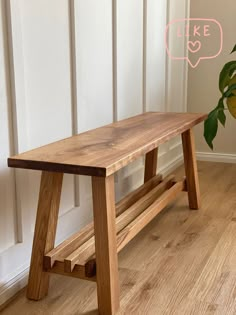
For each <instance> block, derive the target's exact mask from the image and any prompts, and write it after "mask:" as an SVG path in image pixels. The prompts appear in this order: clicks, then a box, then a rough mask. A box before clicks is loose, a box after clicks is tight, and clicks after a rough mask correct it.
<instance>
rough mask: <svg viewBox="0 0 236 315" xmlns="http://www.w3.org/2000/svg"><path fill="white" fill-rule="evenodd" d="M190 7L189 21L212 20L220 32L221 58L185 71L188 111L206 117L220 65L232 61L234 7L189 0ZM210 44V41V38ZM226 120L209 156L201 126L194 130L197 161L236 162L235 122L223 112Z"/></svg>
mask: <svg viewBox="0 0 236 315" xmlns="http://www.w3.org/2000/svg"><path fill="white" fill-rule="evenodd" d="M190 7H191V17H192V18H208V19H209V18H213V19H216V20H218V21H219V22H220V23H221V25H222V29H223V35H224V36H223V50H222V53H221V55H220V56H219V57H217V58H215V59H211V60H203V61H201V62H200V64H199V65H198V66H197V67H196V68H195V69H192V68H189V78H188V111H190V112H206V113H208V112H210V111H211V110H212V109H213V108H214V107H215V106H216V105H217V103H218V99H219V97H220V96H221V95H220V92H219V89H218V80H219V73H220V71H221V69H222V67H223V65H224V64H225V63H226V62H228V61H230V60H235V54H234V55H230V52H231V50H232V48H233V46H234V45H235V44H236V40H235V29H236V20H235V9H236V3H235V1H234V0H225V1H215V0H207V1H206V0H198V1H195V0H192V1H191V4H190ZM212 40H214V38H211V41H212ZM215 40H218V38H216V39H215ZM214 44H215V42H211V45H214ZM226 116H227V122H226V128H225V129H224V128H223V127H222V126H221V125H220V126H219V130H218V135H217V137H216V139H215V141H214V151H213V152H211V149H209V148H208V146H207V144H206V143H205V140H204V138H203V126H202V125H201V126H199V127H197V128H196V145H197V150H198V151H199V154H198V157H199V158H200V159H206V160H216V161H225V162H227V161H229V162H236V144H235V139H234V137H232V135H234V134H235V132H236V121H235V120H234V119H233V118H232V116H231V115H230V114H229V113H228V112H226Z"/></svg>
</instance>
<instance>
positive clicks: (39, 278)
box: [27, 172, 63, 300]
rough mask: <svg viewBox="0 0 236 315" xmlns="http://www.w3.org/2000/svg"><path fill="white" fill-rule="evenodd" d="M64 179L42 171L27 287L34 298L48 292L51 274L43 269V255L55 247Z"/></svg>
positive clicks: (59, 175)
mask: <svg viewBox="0 0 236 315" xmlns="http://www.w3.org/2000/svg"><path fill="white" fill-rule="evenodd" d="M62 180H63V174H61V173H51V172H42V176H41V185H40V193H39V201H38V210H37V217H36V223H35V231H34V241H33V249H32V256H31V264H30V274H29V283H28V288H27V297H28V298H29V299H32V300H40V299H42V298H43V297H44V296H46V295H47V293H48V286H49V274H48V273H46V272H44V271H43V257H44V255H45V254H46V253H47V252H49V251H50V250H52V249H53V247H54V242H55V235H56V227H57V219H58V209H59V204H60V197H61V188H62Z"/></svg>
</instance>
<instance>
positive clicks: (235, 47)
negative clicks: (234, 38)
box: [231, 45, 236, 54]
mask: <svg viewBox="0 0 236 315" xmlns="http://www.w3.org/2000/svg"><path fill="white" fill-rule="evenodd" d="M235 51H236V45H235V46H234V48H233V50H232V51H231V54H232V53H233V52H235Z"/></svg>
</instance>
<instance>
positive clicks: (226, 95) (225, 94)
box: [224, 84, 236, 97]
mask: <svg viewBox="0 0 236 315" xmlns="http://www.w3.org/2000/svg"><path fill="white" fill-rule="evenodd" d="M235 90H236V84H232V85H230V86H229V88H228V90H227V91H226V92H225V93H224V97H229V96H231V95H233V94H234V93H233V91H235Z"/></svg>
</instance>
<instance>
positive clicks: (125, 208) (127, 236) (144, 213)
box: [43, 175, 187, 281]
mask: <svg viewBox="0 0 236 315" xmlns="http://www.w3.org/2000/svg"><path fill="white" fill-rule="evenodd" d="M181 191H187V187H186V180H185V179H183V180H182V181H176V180H175V176H174V175H170V176H168V177H167V178H166V179H164V180H163V179H162V176H161V175H156V176H155V177H153V178H151V179H150V180H149V181H147V182H146V183H145V184H143V185H142V186H140V187H139V188H138V189H136V190H135V191H133V192H131V193H130V194H128V195H127V196H126V197H125V198H123V199H122V200H121V201H119V202H118V203H117V204H116V233H117V252H120V251H121V250H122V249H123V248H124V247H125V246H126V245H127V244H128V243H129V242H130V241H131V240H132V239H133V238H134V237H135V236H136V235H137V234H138V233H139V232H140V231H141V230H142V229H143V228H144V227H145V226H146V225H147V224H148V223H149V222H150V221H151V220H152V219H154V217H155V216H156V215H157V214H158V213H159V212H160V211H161V210H163V209H164V208H165V207H166V206H167V205H168V204H169V203H171V202H172V201H173V200H174V199H175V198H176V196H177V195H178V193H179V192H181ZM43 265H44V266H43V267H44V271H46V272H51V273H57V274H61V275H65V276H71V277H76V278H80V279H86V280H90V281H96V257H95V238H94V224H93V223H90V224H89V225H87V226H86V227H85V228H83V229H82V230H81V231H80V232H78V233H76V234H74V235H73V236H71V237H70V238H68V239H67V240H65V241H64V242H63V243H61V244H60V245H59V246H57V247H55V248H54V249H53V250H51V251H50V252H48V253H47V254H46V255H45V256H44V260H43Z"/></svg>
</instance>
